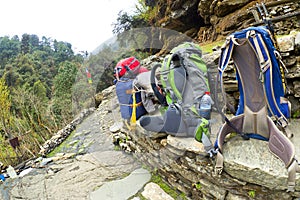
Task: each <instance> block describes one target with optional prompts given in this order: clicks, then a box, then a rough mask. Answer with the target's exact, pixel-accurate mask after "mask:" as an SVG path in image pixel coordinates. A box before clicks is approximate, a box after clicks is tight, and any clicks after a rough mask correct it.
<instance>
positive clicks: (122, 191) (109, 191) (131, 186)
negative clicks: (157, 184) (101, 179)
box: [89, 168, 151, 200]
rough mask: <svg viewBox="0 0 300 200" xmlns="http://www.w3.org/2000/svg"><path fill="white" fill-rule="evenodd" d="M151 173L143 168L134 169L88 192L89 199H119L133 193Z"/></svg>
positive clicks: (148, 178)
mask: <svg viewBox="0 0 300 200" xmlns="http://www.w3.org/2000/svg"><path fill="white" fill-rule="evenodd" d="M150 178H151V174H150V173H149V172H148V171H147V170H145V169H142V168H140V169H136V170H134V171H133V172H132V173H131V174H130V175H129V176H127V177H125V178H123V179H120V180H114V181H111V182H107V183H105V184H103V185H102V186H101V187H100V188H99V189H97V190H95V191H94V192H92V193H91V194H90V197H89V199H91V200H99V199H105V200H120V199H128V198H129V197H131V196H133V195H135V194H136V193H137V192H138V191H139V190H140V189H142V188H143V186H144V185H145V184H146V183H147V182H149V181H150Z"/></svg>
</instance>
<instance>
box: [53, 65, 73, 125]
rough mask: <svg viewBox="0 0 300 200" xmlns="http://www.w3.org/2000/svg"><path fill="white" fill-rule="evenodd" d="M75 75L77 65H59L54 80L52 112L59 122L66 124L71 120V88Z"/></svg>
mask: <svg viewBox="0 0 300 200" xmlns="http://www.w3.org/2000/svg"><path fill="white" fill-rule="evenodd" d="M76 74H77V64H75V63H73V62H69V61H65V62H63V63H61V65H60V67H59V70H58V74H57V75H56V77H55V78H54V95H53V112H54V114H55V115H56V117H57V119H58V121H59V122H61V123H62V124H67V123H68V122H69V120H70V119H72V117H73V116H72V86H73V84H74V82H75V78H76Z"/></svg>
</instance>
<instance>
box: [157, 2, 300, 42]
mask: <svg viewBox="0 0 300 200" xmlns="http://www.w3.org/2000/svg"><path fill="white" fill-rule="evenodd" d="M261 2H264V3H265V5H266V6H267V10H268V12H269V14H270V18H275V17H278V16H283V15H286V14H294V13H298V15H297V16H293V17H289V18H287V19H284V20H283V21H274V29H275V31H276V34H278V35H284V34H289V32H290V31H291V30H294V29H298V30H299V28H300V24H299V16H300V15H299V12H300V5H299V3H296V1H294V2H292V3H285V4H282V5H277V2H276V1H274V0H267V1H259V0H257V1H253V0H226V1H222V0H211V1H207V0H189V1H182V0H177V1H167V2H166V1H163V0H159V1H157V3H156V5H155V6H156V8H157V10H158V13H157V15H156V17H155V18H154V22H153V23H154V24H155V26H158V27H162V28H168V29H172V30H175V31H179V32H182V33H185V34H187V35H188V36H190V37H192V38H195V39H196V40H197V41H199V42H203V41H208V40H209V41H211V40H216V39H220V38H224V37H226V36H227V35H228V34H230V33H232V32H234V31H236V30H237V29H242V28H246V27H248V26H250V25H253V24H254V23H255V19H254V17H253V14H252V12H251V8H253V7H255V5H256V3H261ZM285 2H287V1H285ZM289 2H291V1H289Z"/></svg>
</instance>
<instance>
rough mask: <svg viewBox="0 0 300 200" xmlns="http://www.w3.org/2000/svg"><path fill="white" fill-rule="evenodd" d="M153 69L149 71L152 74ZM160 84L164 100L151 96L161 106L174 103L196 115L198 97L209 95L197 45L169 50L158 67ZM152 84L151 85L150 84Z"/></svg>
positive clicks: (203, 65)
mask: <svg viewBox="0 0 300 200" xmlns="http://www.w3.org/2000/svg"><path fill="white" fill-rule="evenodd" d="M155 70H156V69H155V68H153V70H152V71H155ZM160 81H161V85H162V88H163V90H164V93H165V94H164V96H165V99H164V98H162V97H161V96H160V95H161V93H159V94H158V93H157V92H155V89H154V92H155V94H156V96H159V97H158V99H159V100H160V103H161V104H163V105H169V104H171V103H178V104H179V105H181V106H182V107H184V108H189V109H190V110H192V111H193V112H194V113H198V111H197V108H198V107H199V102H200V99H201V97H202V96H203V95H204V93H205V92H207V91H210V89H209V83H208V75H207V67H206V64H205V62H204V61H203V60H202V51H201V48H200V46H199V45H197V44H195V43H192V42H185V43H183V44H180V45H179V46H177V47H175V48H173V49H172V50H171V52H170V54H169V55H167V56H166V57H165V59H164V60H163V63H162V66H161V72H160ZM152 83H153V82H152Z"/></svg>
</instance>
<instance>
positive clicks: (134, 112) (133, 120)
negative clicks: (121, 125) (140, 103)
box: [130, 90, 137, 129]
mask: <svg viewBox="0 0 300 200" xmlns="http://www.w3.org/2000/svg"><path fill="white" fill-rule="evenodd" d="M132 100H133V102H132V114H131V119H130V126H131V128H132V129H134V128H135V126H136V107H137V106H136V99H135V91H134V90H133V91H132Z"/></svg>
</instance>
